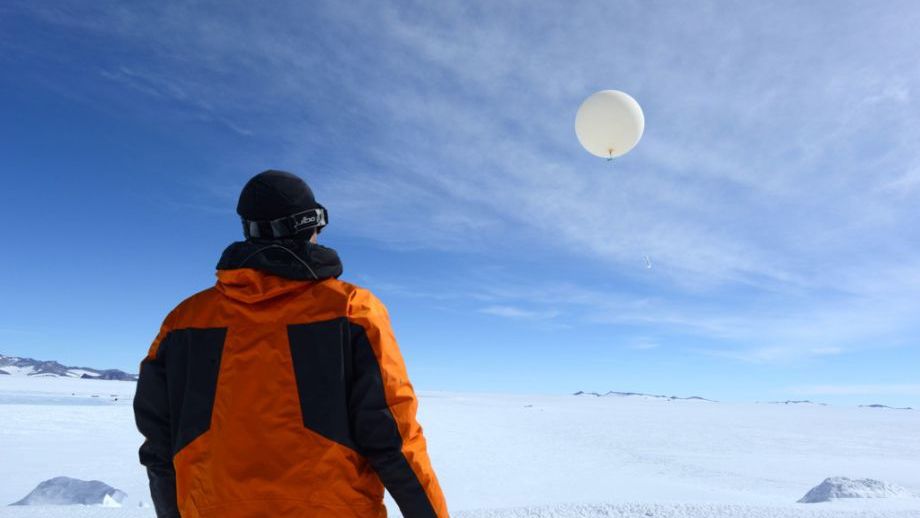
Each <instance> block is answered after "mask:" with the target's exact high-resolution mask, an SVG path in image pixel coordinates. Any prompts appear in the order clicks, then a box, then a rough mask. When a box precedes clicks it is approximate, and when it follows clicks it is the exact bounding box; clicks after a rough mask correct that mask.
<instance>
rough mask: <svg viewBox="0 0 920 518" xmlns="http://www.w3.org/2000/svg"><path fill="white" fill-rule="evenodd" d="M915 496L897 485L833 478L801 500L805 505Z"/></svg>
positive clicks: (868, 480) (878, 481) (876, 481)
mask: <svg viewBox="0 0 920 518" xmlns="http://www.w3.org/2000/svg"><path fill="white" fill-rule="evenodd" d="M911 496H913V495H912V494H911V493H910V491H908V490H906V489H904V488H903V487H901V486H898V485H895V484H889V483H887V482H882V481H880V480H872V479H871V478H863V479H857V480H852V479H849V478H847V477H831V478H828V479H825V480H824V482H821V484H819V485H817V486H815V487H813V488H812V489H811V491H809V492H808V493H807V494H806V495H805V496H803V497H802V499H801V500H799V502H800V503H803V504H814V503H819V502H829V501H831V500H836V499H838V498H900V497H911Z"/></svg>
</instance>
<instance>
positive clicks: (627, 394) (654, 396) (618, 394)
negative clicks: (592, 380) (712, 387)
mask: <svg viewBox="0 0 920 518" xmlns="http://www.w3.org/2000/svg"><path fill="white" fill-rule="evenodd" d="M573 395H575V396H596V397H607V396H612V397H637V398H647V399H666V400H668V401H673V400H676V399H679V400H697V401H709V402H711V403H716V401H714V400H712V399H706V398H704V397H700V396H690V397H680V396H663V395H659V394H644V393H642V392H616V391H613V390H610V391H608V392H607V393H605V394H601V393H599V392H584V391H582V390H579V391H578V392H576V393H575V394H573Z"/></svg>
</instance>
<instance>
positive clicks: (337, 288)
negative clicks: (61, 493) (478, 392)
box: [134, 241, 447, 518]
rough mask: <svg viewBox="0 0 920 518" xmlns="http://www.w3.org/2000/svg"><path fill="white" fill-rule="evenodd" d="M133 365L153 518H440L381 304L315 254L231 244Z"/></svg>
mask: <svg viewBox="0 0 920 518" xmlns="http://www.w3.org/2000/svg"><path fill="white" fill-rule="evenodd" d="M217 268H218V271H217V277H218V281H217V284H216V285H215V286H214V287H212V288H209V289H207V290H204V291H202V292H200V293H197V294H195V295H193V296H192V297H190V298H188V299H186V300H185V301H183V302H182V303H181V304H180V305H179V306H178V307H176V309H174V310H173V311H172V312H171V313H170V314H169V316H168V317H166V320H165V321H164V323H163V327H162V328H161V330H160V332H159V334H158V335H157V337H156V339H155V340H154V342H153V345H152V346H151V347H150V351H149V353H148V355H147V357H146V358H145V359H144V360H143V361H142V362H141V367H140V378H139V380H138V384H137V393H136V395H135V398H134V413H135V418H136V422H137V427H138V429H139V430H140V432H141V433H142V434H143V435H144V437H145V439H146V441H145V442H144V444H143V445H142V446H141V448H140V460H141V463H142V464H143V465H145V466H146V467H147V473H148V476H149V479H150V491H151V495H152V498H153V502H154V506H155V507H156V513H157V516H158V517H160V518H164V517H169V518H176V517H180V516H181V517H182V518H199V517H201V518H210V517H215V518H216V517H220V518H237V517H238V518H244V517H245V518H252V517H291V518H294V517H296V518H327V517H329V518H332V517H335V518H347V517H361V518H365V517H385V516H386V508H385V507H384V505H383V491H384V487H386V489H387V491H389V493H390V494H391V495H392V496H393V499H394V500H395V501H396V503H397V504H398V505H399V508H400V510H401V511H402V514H403V516H405V517H406V518H423V517H424V518H446V517H447V504H446V503H445V500H444V496H443V494H442V492H441V488H440V486H439V484H438V480H437V477H436V476H435V474H434V471H433V470H432V467H431V462H430V460H429V457H428V452H427V448H426V443H425V438H424V436H423V435H422V428H421V426H420V425H419V423H418V422H417V421H416V418H415V414H416V407H417V400H416V397H415V393H414V391H413V388H412V384H411V383H410V382H409V378H408V376H407V374H406V368H405V365H404V363H403V359H402V356H401V355H400V352H399V348H398V346H397V343H396V340H395V338H394V337H393V332H392V330H391V328H390V323H389V317H388V315H387V311H386V308H385V307H384V305H383V304H382V303H381V302H380V301H379V300H378V299H377V298H376V297H374V295H373V294H371V293H370V292H369V291H367V290H365V289H362V288H359V287H356V286H354V285H352V284H348V283H346V282H343V281H340V280H338V276H339V275H340V274H341V272H342V266H341V262H340V261H339V258H338V256H337V255H336V253H335V251H333V250H332V249H329V248H326V247H322V246H319V245H314V244H309V243H303V242H300V243H298V242H293V241H282V242H280V243H271V242H259V241H244V242H238V243H234V244H232V245H230V246H229V247H228V248H227V249H226V250H225V251H224V254H223V256H222V257H221V260H220V263H219V264H218V266H217Z"/></svg>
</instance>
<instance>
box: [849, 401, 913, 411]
mask: <svg viewBox="0 0 920 518" xmlns="http://www.w3.org/2000/svg"><path fill="white" fill-rule="evenodd" d="M859 408H888V409H890V410H913V408H911V407H909V406H905V407H896V406H888V405H880V404H878V403H873V404H871V405H859Z"/></svg>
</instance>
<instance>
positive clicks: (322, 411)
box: [288, 318, 357, 450]
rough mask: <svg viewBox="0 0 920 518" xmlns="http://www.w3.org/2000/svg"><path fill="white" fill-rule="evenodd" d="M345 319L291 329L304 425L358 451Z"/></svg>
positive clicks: (292, 351) (295, 371) (290, 336)
mask: <svg viewBox="0 0 920 518" xmlns="http://www.w3.org/2000/svg"><path fill="white" fill-rule="evenodd" d="M347 326H348V323H347V321H346V319H344V318H337V319H334V320H326V321H323V322H314V323H310V324H293V325H289V326H288V340H289V342H290V346H291V360H292V361H293V363H294V378H295V379H296V381H297V393H298V395H299V396H300V411H301V415H302V417H303V425H304V426H305V427H307V428H309V429H310V430H312V431H314V432H316V433H318V434H320V435H322V436H324V437H326V438H327V439H330V440H333V441H335V442H337V443H339V444H341V445H343V446H347V447H348V448H351V449H353V450H356V449H357V448H356V447H355V444H354V442H353V441H352V438H351V432H350V429H349V422H348V397H349V384H350V379H351V369H352V368H351V349H350V347H348V346H347V344H348V337H347V330H348V327H347Z"/></svg>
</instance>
